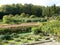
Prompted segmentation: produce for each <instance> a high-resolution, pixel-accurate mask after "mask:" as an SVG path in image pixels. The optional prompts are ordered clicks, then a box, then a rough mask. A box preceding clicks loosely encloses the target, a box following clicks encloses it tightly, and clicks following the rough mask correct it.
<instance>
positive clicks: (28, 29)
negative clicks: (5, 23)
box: [0, 27, 31, 34]
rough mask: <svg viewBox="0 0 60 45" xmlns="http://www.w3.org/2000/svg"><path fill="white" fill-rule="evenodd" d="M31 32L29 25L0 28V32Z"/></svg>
mask: <svg viewBox="0 0 60 45" xmlns="http://www.w3.org/2000/svg"><path fill="white" fill-rule="evenodd" d="M27 32H31V27H16V28H0V34H11V33H27Z"/></svg>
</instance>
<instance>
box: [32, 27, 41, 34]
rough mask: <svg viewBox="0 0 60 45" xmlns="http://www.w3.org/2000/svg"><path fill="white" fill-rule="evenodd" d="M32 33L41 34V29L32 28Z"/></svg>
mask: <svg viewBox="0 0 60 45" xmlns="http://www.w3.org/2000/svg"><path fill="white" fill-rule="evenodd" d="M32 32H33V33H34V34H39V33H42V31H41V28H39V27H32Z"/></svg>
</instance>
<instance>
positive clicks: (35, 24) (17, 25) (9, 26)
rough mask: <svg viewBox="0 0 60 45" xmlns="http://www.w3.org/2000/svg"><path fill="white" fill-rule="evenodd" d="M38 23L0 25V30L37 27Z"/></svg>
mask: <svg viewBox="0 0 60 45" xmlns="http://www.w3.org/2000/svg"><path fill="white" fill-rule="evenodd" d="M39 24H40V23H22V24H15V25H11V24H0V28H15V27H24V26H27V27H28V26H38V25H39Z"/></svg>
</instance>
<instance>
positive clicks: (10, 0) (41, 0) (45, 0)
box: [0, 0, 60, 6]
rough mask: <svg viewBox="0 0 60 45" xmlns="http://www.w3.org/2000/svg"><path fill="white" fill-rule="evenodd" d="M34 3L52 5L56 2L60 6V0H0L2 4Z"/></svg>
mask: <svg viewBox="0 0 60 45" xmlns="http://www.w3.org/2000/svg"><path fill="white" fill-rule="evenodd" d="M17 3H21V4H25V3H27V4H34V5H42V6H51V5H53V4H56V5H57V6H60V0H0V5H4V4H17Z"/></svg>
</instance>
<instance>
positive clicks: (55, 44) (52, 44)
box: [35, 42, 60, 45]
mask: <svg viewBox="0 0 60 45" xmlns="http://www.w3.org/2000/svg"><path fill="white" fill-rule="evenodd" d="M35 45H60V43H59V42H48V43H42V44H35Z"/></svg>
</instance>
